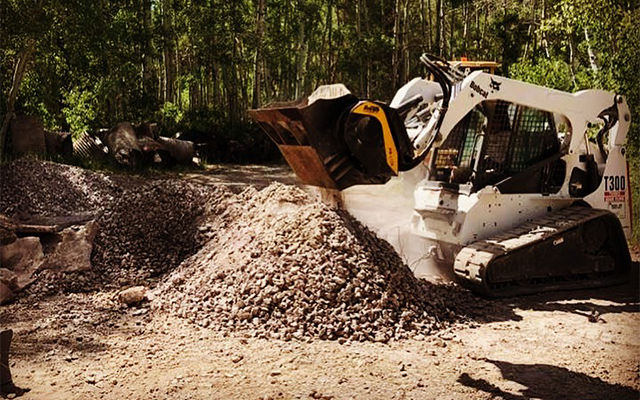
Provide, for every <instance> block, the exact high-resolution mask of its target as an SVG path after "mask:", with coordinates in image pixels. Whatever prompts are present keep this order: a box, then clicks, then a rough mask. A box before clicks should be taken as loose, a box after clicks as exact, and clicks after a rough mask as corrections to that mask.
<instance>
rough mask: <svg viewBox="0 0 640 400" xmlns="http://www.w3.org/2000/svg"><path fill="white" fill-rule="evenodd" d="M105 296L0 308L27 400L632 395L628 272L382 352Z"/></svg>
mask: <svg viewBox="0 0 640 400" xmlns="http://www.w3.org/2000/svg"><path fill="white" fill-rule="evenodd" d="M106 297H108V294H105V293H98V294H92V295H82V294H72V295H61V296H59V297H55V298H51V299H48V300H46V301H42V302H40V303H37V304H21V303H20V302H18V303H17V304H12V305H9V306H6V307H3V308H2V309H0V321H2V324H1V325H2V327H11V328H13V329H14V330H15V338H14V343H13V349H12V370H13V374H14V380H15V382H16V384H17V385H19V386H21V387H27V388H30V389H31V390H30V392H28V393H27V394H26V395H25V396H24V397H23V398H25V399H70V398H74V399H95V398H101V399H122V398H128V399H148V398H154V399H165V398H171V399H193V398H203V399H209V398H250V399H251V398H254V399H257V398H285V399H288V398H335V399H343V398H359V399H360V398H377V399H390V398H397V399H402V398H407V399H410V398H413V399H426V398H439V399H493V398H500V399H529V398H540V399H637V398H638V396H639V395H640V392H638V390H639V389H640V377H639V373H640V335H638V328H639V327H640V309H639V302H638V299H639V295H638V279H637V274H636V277H635V278H634V281H633V283H629V284H627V285H625V286H620V287H614V288H607V289H599V290H589V291H574V292H561V293H553V294H546V295H538V296H532V297H526V298H521V299H516V300H500V301H496V302H495V306H494V307H492V309H487V310H486V320H491V321H493V322H483V321H482V318H479V319H478V320H477V321H476V323H475V324H473V326H471V327H469V326H464V327H454V328H453V329H451V330H447V331H444V332H441V333H439V334H438V335H436V336H433V337H425V338H420V340H407V341H395V342H390V343H389V344H379V343H350V342H346V343H343V344H340V343H339V342H337V341H320V340H315V341H312V342H299V341H290V342H284V341H274V340H262V339H253V338H244V337H242V336H231V337H224V336H222V335H221V334H219V333H216V332H214V331H212V330H209V329H203V328H198V327H195V326H193V325H190V324H188V323H186V322H185V321H184V320H180V319H173V318H171V317H167V316H164V315H158V316H155V317H149V316H147V311H146V310H147V308H146V307H144V306H142V307H141V308H131V309H124V310H109V309H108V307H106V308H105V307H104V306H103V303H104V301H103V300H104V299H105V298H106Z"/></svg>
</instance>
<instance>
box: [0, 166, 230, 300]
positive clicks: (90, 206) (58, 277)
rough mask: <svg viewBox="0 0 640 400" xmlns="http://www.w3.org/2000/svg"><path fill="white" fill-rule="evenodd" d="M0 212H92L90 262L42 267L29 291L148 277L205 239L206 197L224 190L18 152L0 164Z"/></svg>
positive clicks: (86, 286)
mask: <svg viewBox="0 0 640 400" xmlns="http://www.w3.org/2000/svg"><path fill="white" fill-rule="evenodd" d="M0 192H1V193H2V196H0V213H3V214H5V215H8V216H9V217H13V218H16V219H29V218H34V217H37V216H40V215H43V216H65V215H72V214H76V213H80V212H82V213H90V214H94V215H95V218H96V221H97V222H98V233H97V236H96V238H95V240H94V248H93V252H92V259H91V262H92V265H93V270H91V271H86V272H75V273H62V272H56V271H50V270H45V271H42V272H41V273H40V274H41V277H40V278H39V279H38V281H37V282H36V283H35V284H34V285H32V287H30V288H29V290H28V291H29V292H31V293H41V294H51V293H53V292H57V291H59V290H62V291H72V292H74V291H89V290H94V289H98V288H101V287H103V286H104V285H107V286H109V285H112V286H114V287H117V286H121V285H127V284H131V285H134V284H147V283H148V281H149V280H151V279H152V278H154V277H156V276H158V275H160V274H161V273H163V272H165V271H168V270H171V269H173V268H175V267H177V266H178V265H179V264H180V263H181V262H182V261H183V260H184V259H185V258H186V257H188V256H189V255H191V254H193V253H195V252H196V251H197V250H198V249H199V248H200V246H201V245H202V244H203V243H204V242H205V241H206V233H207V232H206V231H203V229H202V226H201V224H203V223H205V222H206V221H207V218H206V217H205V215H204V213H205V211H206V209H207V207H208V206H207V204H208V203H210V202H211V201H212V200H211V199H216V198H218V197H224V196H226V191H225V189H223V188H209V187H206V186H202V185H196V184H191V183H187V182H184V181H180V180H177V179H158V178H140V177H132V176H127V175H116V174H102V173H96V172H91V171H87V170H83V169H81V168H77V167H72V166H68V165H63V164H56V163H51V162H43V161H37V160H27V159H22V160H17V161H14V162H11V163H7V164H4V165H2V166H0Z"/></svg>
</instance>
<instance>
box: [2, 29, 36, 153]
mask: <svg viewBox="0 0 640 400" xmlns="http://www.w3.org/2000/svg"><path fill="white" fill-rule="evenodd" d="M35 45H36V43H35V41H34V40H32V39H29V40H28V41H27V44H26V45H25V47H24V48H23V49H22V51H21V52H20V54H19V55H18V60H17V61H16V65H15V68H14V70H13V79H12V80H11V88H10V89H9V96H8V97H7V113H6V114H5V116H4V120H3V121H2V128H0V160H3V159H4V156H5V152H4V150H5V144H6V141H7V131H8V130H9V124H10V123H11V119H13V112H14V111H15V105H16V97H18V91H19V90H20V84H21V83H22V78H23V77H24V73H25V71H26V69H27V64H28V62H29V59H30V58H31V56H32V54H33V52H34V50H35Z"/></svg>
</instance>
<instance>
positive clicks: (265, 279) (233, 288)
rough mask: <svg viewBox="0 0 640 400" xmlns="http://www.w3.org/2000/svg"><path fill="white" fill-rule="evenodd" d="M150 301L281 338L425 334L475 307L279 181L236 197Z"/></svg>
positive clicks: (206, 322)
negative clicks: (419, 275) (208, 238)
mask: <svg viewBox="0 0 640 400" xmlns="http://www.w3.org/2000/svg"><path fill="white" fill-rule="evenodd" d="M155 294H156V300H155V301H154V307H156V308H157V309H160V310H164V311H168V312H170V313H174V314H177V315H179V316H181V317H184V318H187V319H189V320H191V321H192V322H194V323H197V324H199V325H201V326H205V327H207V326H208V327H217V328H220V329H221V330H240V331H247V332H249V333H250V334H252V335H254V336H258V337H271V338H278V339H284V340H288V339H291V338H297V339H300V338H304V337H317V338H322V339H351V340H374V341H382V342H386V341H388V340H390V339H392V338H396V339H398V338H403V337H406V336H408V335H411V334H418V333H420V334H429V333H430V332H431V331H433V330H437V329H439V328H442V327H443V326H445V325H446V324H447V322H450V321H454V320H457V319H459V318H461V317H460V315H463V314H466V310H462V309H461V307H469V306H470V305H472V303H474V302H475V301H476V300H475V299H473V298H472V297H471V296H470V295H469V294H468V293H467V292H466V291H463V290H460V289H459V288H457V287H455V286H453V285H448V286H442V285H440V286H438V285H432V284H429V283H427V282H425V281H421V280H418V279H416V278H415V277H414V275H413V274H412V273H411V271H410V270H409V268H408V267H407V266H406V265H405V264H404V263H403V262H402V260H401V259H400V257H399V256H398V254H397V253H396V252H395V251H394V250H393V248H392V247H391V246H390V245H389V244H388V243H387V242H385V241H383V240H381V239H379V238H378V237H376V235H375V234H374V233H373V232H371V231H370V230H368V229H367V228H366V227H364V226H363V225H361V224H360V223H359V222H358V221H356V220H355V219H354V218H353V217H351V216H350V215H348V214H347V213H345V212H342V211H337V210H334V209H331V208H329V207H327V206H326V205H324V204H322V203H320V202H318V201H315V200H313V199H311V198H310V197H309V196H308V195H307V194H306V193H305V192H303V191H302V190H300V189H298V188H295V187H292V186H285V185H281V184H272V185H271V186H269V187H267V188H266V189H264V190H262V191H260V192H258V191H256V190H255V189H248V190H246V191H245V192H243V193H241V194H240V195H238V196H237V198H236V200H235V202H234V203H233V204H229V205H228V206H227V207H226V210H225V212H224V213H223V214H222V215H221V218H220V221H219V222H218V230H217V235H215V237H213V238H212V240H211V241H209V243H207V244H206V245H205V246H204V247H203V248H202V249H201V250H200V251H199V252H198V253H197V254H195V255H194V256H192V257H190V258H189V259H187V260H186V261H185V262H184V263H183V264H182V265H181V266H180V267H179V268H178V269H177V270H175V271H174V272H173V273H171V274H170V276H169V278H168V279H167V280H166V281H165V282H164V283H162V284H161V285H160V286H159V287H158V288H157V290H156V291H155ZM462 311H464V312H462Z"/></svg>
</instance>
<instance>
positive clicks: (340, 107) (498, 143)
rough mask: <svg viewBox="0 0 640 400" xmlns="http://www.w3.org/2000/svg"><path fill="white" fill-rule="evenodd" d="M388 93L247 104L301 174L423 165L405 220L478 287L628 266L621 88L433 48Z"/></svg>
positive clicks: (374, 178) (311, 180)
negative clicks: (561, 80)
mask: <svg viewBox="0 0 640 400" xmlns="http://www.w3.org/2000/svg"><path fill="white" fill-rule="evenodd" d="M421 61H422V63H424V65H425V66H426V68H427V72H428V73H429V74H430V76H432V77H433V80H426V79H423V78H415V79H413V80H412V81H410V82H409V83H407V84H406V85H405V86H403V87H402V88H401V89H400V90H399V91H398V92H397V93H396V95H395V97H394V98H393V100H392V101H391V103H389V104H386V103H383V102H379V101H371V100H360V99H358V98H357V97H356V96H354V95H352V94H351V93H350V92H349V91H348V90H347V89H346V88H345V87H344V86H343V85H340V84H337V85H328V86H322V87H320V88H318V89H317V90H316V91H315V92H314V93H313V94H312V95H311V96H309V97H307V98H305V99H302V100H300V101H297V102H293V103H285V104H275V105H272V106H267V107H265V108H262V109H257V110H250V115H251V116H252V118H253V119H255V120H256V121H257V122H258V123H259V124H260V125H261V127H262V128H263V129H264V131H265V132H266V133H267V134H268V135H269V137H270V138H271V139H272V140H273V141H274V142H275V143H276V144H277V145H278V147H279V148H280V150H281V152H282V154H283V156H284V158H285V159H286V161H287V162H288V163H289V165H290V166H291V167H292V169H293V171H294V172H295V173H296V175H297V176H298V178H299V179H300V180H301V181H302V182H303V183H305V184H309V185H315V186H320V187H324V188H329V189H336V190H343V189H345V188H347V187H350V186H353V185H359V184H382V183H385V182H386V181H387V180H389V179H390V178H391V177H392V176H394V175H397V174H398V172H399V171H407V170H410V169H413V168H414V167H416V166H418V165H419V164H421V163H424V164H425V165H426V166H427V176H425V178H424V180H423V181H421V182H420V183H419V184H418V185H417V187H416V188H415V192H414V200H415V206H414V215H413V219H412V222H411V224H412V232H414V233H415V234H416V235H418V236H420V237H422V238H424V239H425V243H426V245H425V246H426V247H425V251H429V252H430V253H431V254H432V256H433V257H435V258H436V259H438V260H440V261H444V262H448V263H450V264H451V265H452V266H453V271H454V273H455V276H456V278H457V279H458V280H459V281H460V282H461V283H462V284H463V285H466V286H468V287H469V288H471V289H472V290H474V291H475V292H477V293H480V294H483V295H486V296H491V297H498V296H513V295H520V294H527V293H535V292H540V291H547V290H558V289H570V288H584V287H595V286H604V285H609V284H614V283H618V282H620V281H622V280H624V279H625V278H626V276H627V274H628V271H629V269H630V265H631V257H630V254H629V249H628V247H627V242H626V238H625V235H627V236H628V235H630V232H631V222H632V221H631V220H632V210H631V198H630V190H629V179H628V176H629V173H628V164H627V162H626V160H625V147H624V143H625V138H626V135H627V131H628V129H629V124H630V119H631V117H630V114H629V108H628V106H627V103H626V101H625V99H624V97H622V96H620V95H616V94H613V93H609V92H606V91H601V90H584V91H580V92H577V93H573V94H571V93H565V92H561V91H558V90H553V89H549V88H545V87H540V86H536V85H532V84H528V83H524V82H520V81H515V80H511V79H507V78H504V77H500V76H496V75H492V74H489V73H486V72H483V71H474V72H470V73H469V72H468V71H467V72H463V71H462V70H460V69H458V68H456V67H455V66H452V65H450V64H449V63H447V62H445V61H443V60H441V59H438V58H436V57H433V56H429V55H423V56H422V57H421Z"/></svg>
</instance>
